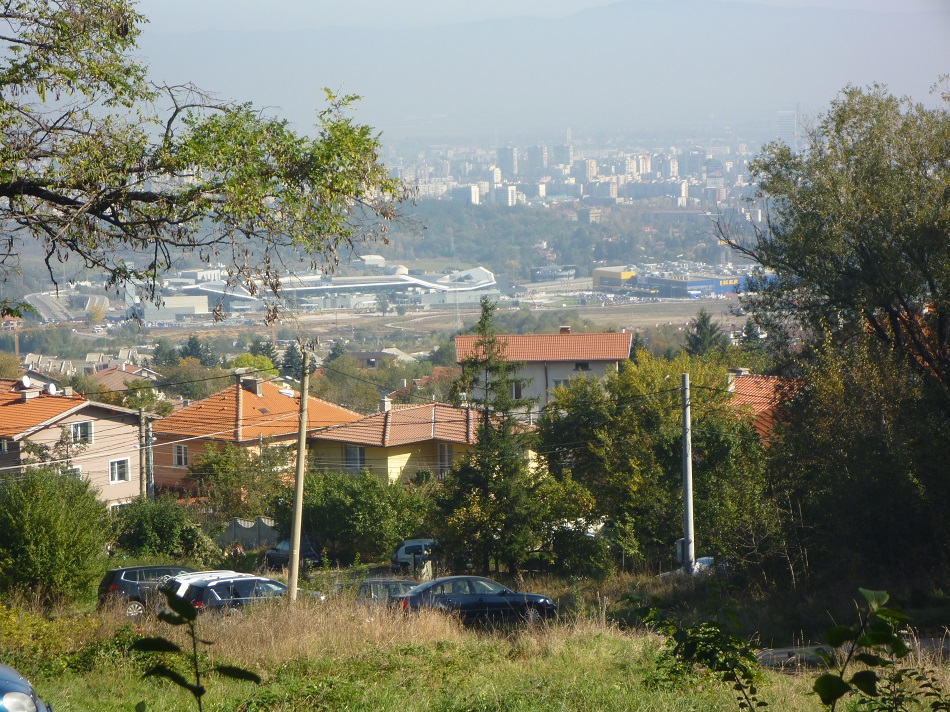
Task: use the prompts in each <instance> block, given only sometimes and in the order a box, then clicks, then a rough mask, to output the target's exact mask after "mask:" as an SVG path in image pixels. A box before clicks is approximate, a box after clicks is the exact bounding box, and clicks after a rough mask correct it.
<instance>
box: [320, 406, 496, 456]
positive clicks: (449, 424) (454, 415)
mask: <svg viewBox="0 0 950 712" xmlns="http://www.w3.org/2000/svg"><path fill="white" fill-rule="evenodd" d="M477 430H478V413H477V412H476V411H473V410H471V409H470V408H456V407H454V406H451V405H447V404H445V403H426V404H424V405H408V406H395V407H393V409H392V410H387V411H386V412H384V413H377V414H376V415H370V416H367V417H365V418H363V419H362V420H359V421H356V422H354V423H347V424H345V425H338V426H336V427H334V428H330V429H328V430H323V431H321V432H319V433H317V435H316V439H317V440H332V441H335V442H345V443H355V444H359V445H375V446H379V447H390V446H393V445H407V444H409V443H417V442H424V441H427V440H439V441H442V442H450V443H461V444H467V445H471V444H473V443H474V442H475V439H476V437H475V436H476V431H477Z"/></svg>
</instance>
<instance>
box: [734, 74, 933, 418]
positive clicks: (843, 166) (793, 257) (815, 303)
mask: <svg viewBox="0 0 950 712" xmlns="http://www.w3.org/2000/svg"><path fill="white" fill-rule="evenodd" d="M942 99H943V104H942V105H940V106H937V107H933V108H927V107H925V106H923V105H921V104H915V103H912V102H911V101H910V100H909V99H899V98H897V97H895V96H893V95H891V94H889V93H887V91H886V89H885V88H884V87H881V86H876V85H875V86H873V87H870V88H868V89H864V90H862V89H857V88H854V87H847V88H846V89H844V90H843V91H842V92H841V94H840V95H839V97H838V98H837V99H836V100H835V101H834V102H832V104H831V108H830V109H829V111H828V112H827V113H826V114H825V115H824V116H822V117H820V118H819V120H818V122H817V124H816V126H815V128H814V130H813V131H812V132H811V134H810V135H809V136H808V139H807V148H806V149H805V150H804V151H802V152H801V153H799V154H795V153H793V152H792V151H791V150H790V149H789V148H788V147H787V146H785V145H784V144H781V143H776V144H771V145H769V146H768V147H767V148H766V150H765V152H764V153H763V154H762V155H761V156H760V157H759V158H758V159H756V160H755V161H754V162H753V164H752V168H751V173H752V177H753V178H754V180H755V182H756V183H757V185H758V193H757V196H756V198H757V199H760V200H763V201H765V205H766V207H767V209H768V210H767V216H768V219H767V222H766V226H765V227H764V228H762V229H759V228H755V229H754V232H753V234H752V236H751V238H750V237H748V236H747V235H745V234H743V233H742V232H740V231H738V230H736V229H733V226H730V225H728V224H726V223H725V222H724V221H720V223H719V232H720V235H721V237H722V238H723V239H724V240H725V241H726V242H728V243H729V244H730V245H731V246H732V247H733V248H734V249H736V250H738V251H739V252H741V253H742V254H744V255H746V256H748V257H750V258H751V259H753V260H755V261H756V262H757V263H758V264H759V265H761V266H762V267H763V268H764V269H765V270H769V271H770V272H771V274H762V275H760V276H759V277H758V278H757V279H753V280H751V282H750V292H749V294H747V295H746V296H745V297H744V300H743V301H744V305H745V306H747V307H748V308H750V309H751V310H752V311H753V313H754V314H755V316H756V321H757V322H758V323H759V324H761V325H762V326H763V328H764V329H765V330H766V331H767V332H768V334H769V337H770V339H777V338H779V337H782V336H784V337H785V340H786V341H788V340H790V339H791V337H792V336H795V335H796V333H795V332H796V330H797V329H798V328H799V327H801V328H803V329H804V331H805V338H806V340H810V341H813V342H816V343H821V342H824V340H825V338H826V335H828V334H831V335H833V337H834V339H835V342H836V343H839V344H843V343H846V342H847V341H849V340H852V339H856V338H864V337H865V335H870V337H871V338H873V339H875V340H877V341H880V342H881V343H883V344H885V345H886V346H887V348H888V349H889V352H890V355H891V357H892V358H895V359H896V360H897V361H898V362H899V363H902V364H904V366H905V367H907V368H910V369H913V370H915V371H916V372H917V373H919V374H921V375H922V376H923V377H924V378H925V379H926V380H927V381H928V382H929V383H930V384H931V385H932V387H933V388H935V389H938V390H939V392H940V393H941V394H942V396H943V398H944V400H945V402H946V407H947V409H948V410H950V344H948V339H950V239H948V236H950V203H948V201H947V185H948V184H950V111H948V108H947V106H948V103H950V92H944V93H943V94H942Z"/></svg>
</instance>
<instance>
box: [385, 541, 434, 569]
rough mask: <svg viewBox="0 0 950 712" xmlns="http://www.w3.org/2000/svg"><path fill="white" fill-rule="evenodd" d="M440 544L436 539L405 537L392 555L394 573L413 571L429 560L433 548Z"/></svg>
mask: <svg viewBox="0 0 950 712" xmlns="http://www.w3.org/2000/svg"><path fill="white" fill-rule="evenodd" d="M438 545H439V542H437V541H435V539H404V540H403V541H401V542H399V546H397V547H396V551H394V552H393V555H392V559H391V561H392V570H393V573H406V572H409V571H412V570H413V569H414V568H417V567H419V566H421V565H422V564H424V563H425V562H426V561H429V560H430V558H431V555H432V551H433V549H435V547H437V546H438Z"/></svg>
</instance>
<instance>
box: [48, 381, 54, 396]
mask: <svg viewBox="0 0 950 712" xmlns="http://www.w3.org/2000/svg"><path fill="white" fill-rule="evenodd" d="M46 392H47V393H49V394H50V395H51V396H55V395H56V384H55V383H49V384H47V386H46Z"/></svg>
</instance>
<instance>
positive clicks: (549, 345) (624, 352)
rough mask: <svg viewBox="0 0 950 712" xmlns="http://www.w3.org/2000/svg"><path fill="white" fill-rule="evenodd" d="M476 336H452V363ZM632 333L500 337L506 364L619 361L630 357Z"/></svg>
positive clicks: (464, 354)
mask: <svg viewBox="0 0 950 712" xmlns="http://www.w3.org/2000/svg"><path fill="white" fill-rule="evenodd" d="M478 339H479V337H478V336H475V335H472V334H465V335H459V336H456V337H455V354H456V360H457V361H459V362H461V361H463V360H465V359H466V358H469V357H470V356H471V355H472V354H473V353H474V351H475V342H476V341H478ZM632 339H633V334H632V333H629V334H623V333H610V334H500V335H499V336H498V341H499V342H500V343H501V344H503V345H504V354H505V358H506V359H508V360H509V361H623V360H624V359H627V358H629V356H630V343H631V340H632Z"/></svg>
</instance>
